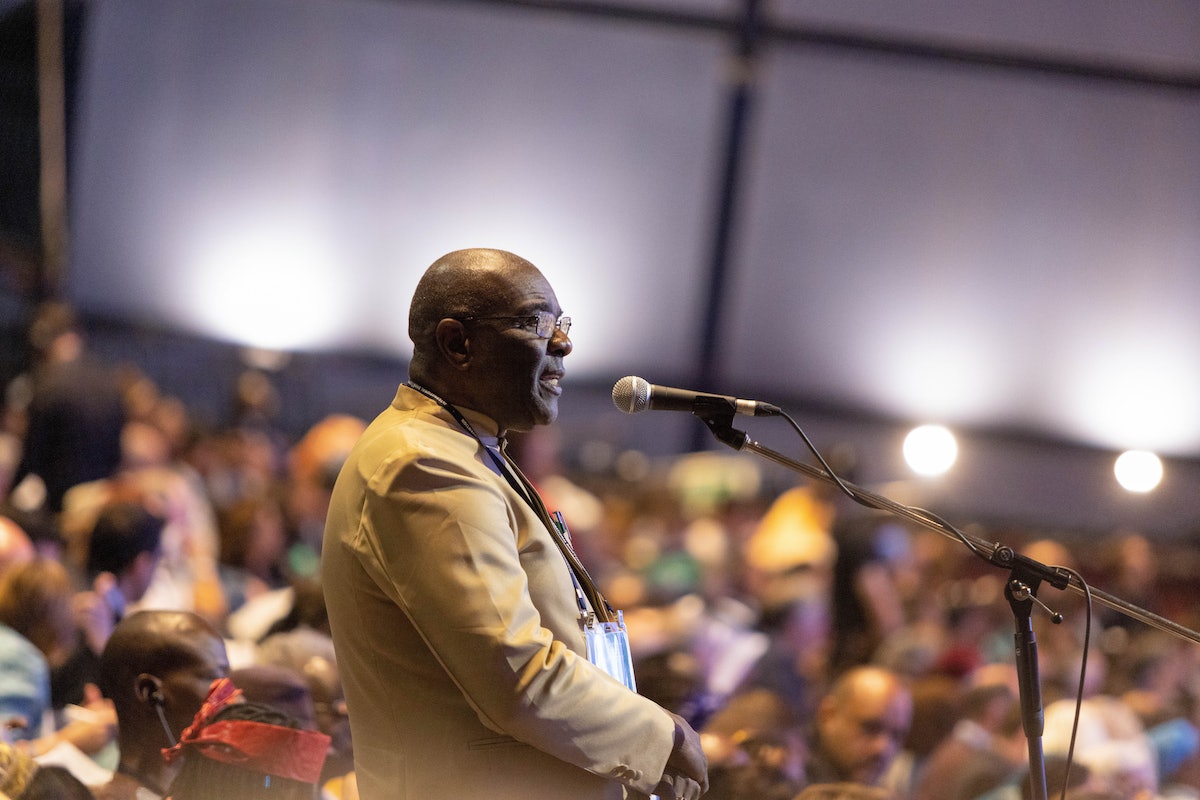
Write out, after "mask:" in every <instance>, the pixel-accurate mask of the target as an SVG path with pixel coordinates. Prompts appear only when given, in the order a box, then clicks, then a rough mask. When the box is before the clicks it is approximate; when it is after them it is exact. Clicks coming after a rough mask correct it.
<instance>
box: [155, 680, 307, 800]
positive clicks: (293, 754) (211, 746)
mask: <svg viewBox="0 0 1200 800" xmlns="http://www.w3.org/2000/svg"><path fill="white" fill-rule="evenodd" d="M240 694H241V692H240V690H238V689H236V688H235V687H234V685H233V683H232V682H231V681H229V680H223V681H218V682H217V683H216V684H214V685H213V689H212V691H211V692H210V693H209V696H208V699H207V700H205V702H204V705H203V706H202V707H201V709H200V711H199V713H197V714H196V717H195V720H194V721H193V723H192V724H191V725H190V726H189V727H188V728H187V729H186V730H185V731H184V732H183V734H182V735H181V736H180V739H179V743H178V744H177V745H175V746H174V747H172V748H171V749H170V750H168V751H167V752H166V753H165V754H164V755H165V758H166V759H167V761H169V762H172V763H174V762H177V761H180V760H182V762H183V763H182V766H181V767H180V769H179V773H178V774H177V775H176V776H175V779H174V780H173V781H172V782H171V795H170V796H171V800H229V798H238V800H256V798H263V799H264V800H316V798H317V781H318V780H319V779H320V776H321V767H322V765H323V764H324V762H325V753H326V752H327V751H328V749H329V737H328V736H326V735H324V734H323V733H318V732H316V731H309V730H303V729H301V728H300V727H299V723H298V722H297V721H296V720H295V719H294V718H293V717H290V716H288V715H287V714H284V713H283V712H280V711H276V710H274V709H272V708H270V707H269V706H264V705H262V704H259V703H247V702H244V701H241V700H242V699H241V698H240V697H239V695H240Z"/></svg>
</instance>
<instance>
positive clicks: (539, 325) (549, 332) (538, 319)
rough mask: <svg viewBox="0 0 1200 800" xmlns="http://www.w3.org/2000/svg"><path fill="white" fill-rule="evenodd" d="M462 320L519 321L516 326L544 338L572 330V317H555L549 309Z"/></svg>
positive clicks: (464, 318)
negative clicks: (557, 331)
mask: <svg viewBox="0 0 1200 800" xmlns="http://www.w3.org/2000/svg"><path fill="white" fill-rule="evenodd" d="M459 320H460V321H461V322H483V321H485V320H510V321H512V322H515V323H517V324H516V326H515V327H517V328H523V329H525V330H527V331H532V332H533V333H536V334H537V335H538V336H539V337H540V338H542V339H549V338H550V337H551V336H553V335H554V332H555V331H556V330H559V331H562V332H563V336H566V335H568V333H569V332H570V330H571V318H570V317H567V316H561V317H555V316H554V315H553V314H551V313H550V312H549V311H539V312H537V313H536V314H529V315H527V316H520V317H459Z"/></svg>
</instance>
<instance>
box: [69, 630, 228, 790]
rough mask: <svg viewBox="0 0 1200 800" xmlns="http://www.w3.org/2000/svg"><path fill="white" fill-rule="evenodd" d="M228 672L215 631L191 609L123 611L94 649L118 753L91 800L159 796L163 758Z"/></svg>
mask: <svg viewBox="0 0 1200 800" xmlns="http://www.w3.org/2000/svg"><path fill="white" fill-rule="evenodd" d="M228 675H229V657H228V655H227V653H226V652H225V642H224V640H223V639H222V638H221V635H220V633H218V631H217V630H216V628H214V627H213V626H212V624H211V623H209V622H208V621H207V620H205V619H204V618H203V617H201V616H199V615H198V614H194V613H192V612H190V611H165V610H157V611H137V612H135V613H133V614H130V615H129V616H127V617H125V618H124V619H122V620H121V621H120V622H119V623H118V624H117V626H116V628H115V629H114V630H113V633H112V636H111V637H109V639H108V643H107V644H106V645H105V647H104V652H103V653H102V654H101V656H100V688H101V689H102V690H103V691H104V694H105V696H106V697H109V698H110V699H111V700H112V702H113V706H114V707H115V709H116V712H117V727H118V733H117V744H118V748H119V750H120V757H119V760H118V762H117V769H116V772H115V773H114V774H113V776H112V780H110V781H109V782H108V783H106V784H102V785H99V786H93V787H90V788H91V790H92V793H93V794H94V795H95V796H96V798H97V800H160V798H162V797H164V796H165V795H166V789H167V787H168V786H169V785H170V783H171V779H172V778H173V777H174V774H175V771H176V770H177V768H178V766H177V765H172V764H168V763H167V762H166V761H164V760H163V755H162V752H163V750H164V749H165V748H168V747H171V746H172V745H174V744H176V742H177V741H178V739H179V736H180V734H181V733H182V732H183V730H184V729H185V728H186V727H187V726H188V725H190V724H191V722H192V718H193V717H194V716H195V715H196V712H197V711H199V710H200V706H201V705H202V704H203V702H204V698H205V697H206V696H207V694H208V691H209V688H210V687H211V686H212V684H213V682H214V681H216V680H219V679H221V678H224V677H227V676H228Z"/></svg>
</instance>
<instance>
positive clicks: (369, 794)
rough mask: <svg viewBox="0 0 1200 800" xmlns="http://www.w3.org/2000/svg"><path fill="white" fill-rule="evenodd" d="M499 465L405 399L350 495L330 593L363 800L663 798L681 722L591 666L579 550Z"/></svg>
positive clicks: (335, 522)
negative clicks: (552, 528) (577, 578)
mask: <svg viewBox="0 0 1200 800" xmlns="http://www.w3.org/2000/svg"><path fill="white" fill-rule="evenodd" d="M462 411H463V413H464V415H465V416H467V418H468V420H469V421H470V422H471V424H472V425H473V426H474V427H475V429H476V431H477V432H478V433H479V434H480V435H481V436H492V437H494V436H495V435H496V433H497V426H496V423H495V422H493V421H491V420H490V419H488V418H487V417H484V416H482V415H480V414H477V413H473V412H471V411H468V410H466V409H462ZM489 463H490V462H489V461H488V460H487V455H486V454H485V452H484V450H483V448H482V447H481V446H480V444H479V443H478V441H476V439H475V438H473V437H472V436H470V435H468V434H467V433H466V431H464V430H463V429H462V428H461V427H460V426H459V425H458V423H456V422H455V421H454V419H453V418H452V417H451V416H450V415H449V414H448V413H447V412H446V411H445V410H443V409H442V408H440V407H439V406H438V405H437V404H436V403H434V402H432V401H431V400H429V399H427V398H425V397H424V396H422V395H421V394H419V393H418V392H416V391H414V390H412V389H410V388H408V387H405V386H401V387H400V389H399V390H398V392H397V393H396V397H395V399H394V400H393V402H392V405H391V406H390V407H389V408H387V409H386V410H385V411H384V412H383V413H381V414H380V415H379V416H378V417H377V418H376V419H375V421H374V422H372V423H371V425H370V426H369V427H368V428H367V430H366V432H365V433H364V434H363V436H362V438H361V440H360V441H359V442H358V444H357V445H356V446H355V448H354V450H353V452H352V453H351V454H350V457H349V459H348V460H347V461H346V464H345V466H344V467H343V469H342V472H341V475H340V476H339V478H338V480H337V484H336V486H335V488H334V490H333V499H332V502H331V504H330V509H329V516H328V520H327V523H326V529H325V540H324V545H323V552H322V562H323V563H322V583H323V585H324V590H325V599H326V603H327V605H328V608H329V620H330V624H331V625H332V628H333V640H334V645H335V648H336V651H337V659H338V667H339V670H340V673H341V676H342V680H343V682H344V684H345V691H346V702H347V705H348V708H349V713H350V726H351V731H352V733H353V737H354V753H355V767H356V770H357V777H358V785H359V790H360V792H361V795H362V797H363V799H364V800H403V799H404V798H412V799H413V800H438V798H453V799H454V800H475V799H476V798H478V800H509V798H511V800H540V799H541V798H545V800H551V798H553V799H554V800H566V798H571V800H584V799H586V798H597V799H599V798H619V797H622V796H623V794H624V790H623V787H624V786H627V787H630V788H632V789H634V790H636V791H638V792H641V793H647V794H648V793H649V792H650V791H652V790H653V788H654V786H655V785H656V784H657V782H658V781H659V779H660V778H661V777H662V771H663V767H664V766H665V764H666V760H667V757H668V756H669V755H670V752H671V748H672V744H673V735H674V723H673V721H672V719H671V717H670V716H669V715H668V714H667V713H666V711H664V710H663V709H662V708H660V707H659V706H658V705H656V704H655V703H653V702H651V701H650V700H647V699H646V698H644V697H641V696H639V695H637V694H636V693H634V692H631V691H629V690H628V689H626V688H625V687H624V686H623V685H621V684H620V683H619V682H617V681H615V680H613V679H611V678H610V677H609V676H607V675H605V674H604V673H603V672H601V671H600V670H598V669H597V668H596V667H594V666H593V665H592V664H591V663H589V662H588V661H587V658H586V656H585V653H586V650H585V643H584V639H583V634H582V631H581V628H580V625H579V610H578V607H577V605H576V600H575V592H574V588H573V586H572V583H571V576H570V573H569V571H568V569H567V566H566V562H565V560H564V558H563V556H562V553H561V552H560V551H559V549H558V547H557V546H556V545H555V543H554V540H553V539H552V538H551V535H550V533H549V532H548V531H547V530H546V529H545V526H544V525H543V524H542V523H541V521H540V520H539V519H538V517H537V516H536V514H535V513H534V511H533V510H532V509H530V508H529V507H528V505H527V504H526V503H525V502H524V501H523V500H522V499H521V498H520V497H519V496H518V495H517V494H516V492H514V491H513V490H512V488H511V487H510V486H509V485H508V483H507V482H506V481H505V480H504V479H503V478H502V477H500V476H499V475H498V474H496V473H495V472H494V471H493V470H492V469H491V468H489Z"/></svg>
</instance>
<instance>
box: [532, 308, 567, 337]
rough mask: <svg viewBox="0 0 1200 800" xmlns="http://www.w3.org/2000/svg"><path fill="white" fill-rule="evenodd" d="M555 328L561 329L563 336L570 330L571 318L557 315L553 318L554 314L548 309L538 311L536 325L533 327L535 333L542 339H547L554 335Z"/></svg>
mask: <svg viewBox="0 0 1200 800" xmlns="http://www.w3.org/2000/svg"><path fill="white" fill-rule="evenodd" d="M555 329H558V330H560V331H562V332H563V335H564V336H565V335H566V333H567V331H569V330H571V318H570V317H558V318H557V319H555V317H554V315H553V314H551V313H550V312H549V311H539V312H538V315H537V327H536V328H535V330H536V332H537V335H538V336H540V337H542V338H543V339H549V338H550V337H551V336H553V335H554V331H555Z"/></svg>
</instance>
